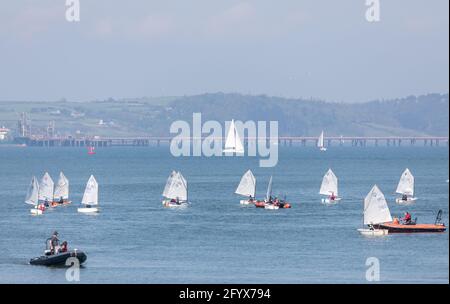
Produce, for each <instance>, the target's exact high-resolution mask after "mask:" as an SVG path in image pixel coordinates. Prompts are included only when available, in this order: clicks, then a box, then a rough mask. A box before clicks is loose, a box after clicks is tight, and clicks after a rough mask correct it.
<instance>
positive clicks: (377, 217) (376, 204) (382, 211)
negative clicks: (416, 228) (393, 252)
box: [358, 185, 392, 236]
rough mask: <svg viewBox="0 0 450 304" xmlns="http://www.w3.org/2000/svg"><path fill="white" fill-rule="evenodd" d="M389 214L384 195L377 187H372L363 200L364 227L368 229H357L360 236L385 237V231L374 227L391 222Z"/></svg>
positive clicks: (386, 232)
mask: <svg viewBox="0 0 450 304" xmlns="http://www.w3.org/2000/svg"><path fill="white" fill-rule="evenodd" d="M391 221H392V217H391V212H390V211H389V207H388V205H387V202H386V199H385V197H384V194H383V193H382V192H381V190H380V189H379V188H378V186H377V185H375V186H373V188H372V190H371V191H370V192H369V194H367V196H366V198H365V199H364V221H363V223H364V225H368V226H369V228H362V229H358V231H359V232H360V233H361V234H362V235H366V236H382V235H387V234H388V230H387V229H376V228H374V225H378V224H382V223H387V222H391Z"/></svg>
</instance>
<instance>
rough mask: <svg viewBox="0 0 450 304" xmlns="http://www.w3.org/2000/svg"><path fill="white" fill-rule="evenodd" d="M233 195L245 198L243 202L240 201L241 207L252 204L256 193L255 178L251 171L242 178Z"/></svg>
mask: <svg viewBox="0 0 450 304" xmlns="http://www.w3.org/2000/svg"><path fill="white" fill-rule="evenodd" d="M235 193H236V194H239V195H242V196H245V197H246V198H247V199H245V200H240V204H241V205H250V204H254V202H255V193H256V178H255V176H254V175H253V173H252V171H251V170H248V171H247V172H245V174H244V175H243V176H242V178H241V182H240V183H239V185H238V187H237V189H236V191H235Z"/></svg>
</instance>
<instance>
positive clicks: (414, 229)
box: [373, 222, 447, 233]
mask: <svg viewBox="0 0 450 304" xmlns="http://www.w3.org/2000/svg"><path fill="white" fill-rule="evenodd" d="M373 226H374V227H375V228H377V229H387V230H389V233H437V232H444V231H445V230H446V229H447V227H445V225H444V224H436V225H435V224H412V225H404V224H400V223H397V222H390V223H383V224H378V225H373Z"/></svg>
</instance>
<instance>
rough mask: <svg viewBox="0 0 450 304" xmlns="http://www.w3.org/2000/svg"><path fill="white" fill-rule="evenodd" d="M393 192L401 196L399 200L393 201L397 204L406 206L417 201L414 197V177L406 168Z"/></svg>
mask: <svg viewBox="0 0 450 304" xmlns="http://www.w3.org/2000/svg"><path fill="white" fill-rule="evenodd" d="M395 192H396V193H398V194H401V195H402V197H401V198H397V199H396V200H395V201H396V202H397V203H399V204H402V203H403V204H407V203H411V202H414V201H416V200H417V198H415V197H414V175H412V173H411V171H409V169H408V168H406V170H405V171H404V172H403V173H402V176H401V177H400V180H399V182H398V185H397V190H395Z"/></svg>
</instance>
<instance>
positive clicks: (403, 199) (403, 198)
mask: <svg viewBox="0 0 450 304" xmlns="http://www.w3.org/2000/svg"><path fill="white" fill-rule="evenodd" d="M407 200H408V196H407V195H406V194H403V195H402V201H405V202H406V201H407Z"/></svg>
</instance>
